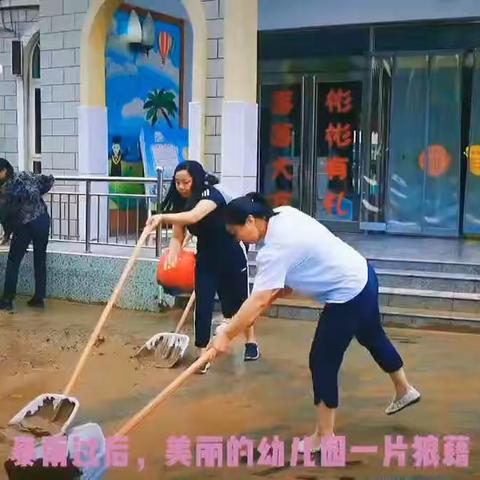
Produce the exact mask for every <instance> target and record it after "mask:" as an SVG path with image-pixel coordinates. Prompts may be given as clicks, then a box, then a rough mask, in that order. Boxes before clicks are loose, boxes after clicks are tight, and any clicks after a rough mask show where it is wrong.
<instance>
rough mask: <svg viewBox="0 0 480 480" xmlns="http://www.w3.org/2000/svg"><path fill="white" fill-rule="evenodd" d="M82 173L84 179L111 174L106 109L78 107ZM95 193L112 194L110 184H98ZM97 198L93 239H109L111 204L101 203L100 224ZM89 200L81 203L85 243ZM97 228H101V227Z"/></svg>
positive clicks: (82, 191) (80, 171)
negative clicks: (87, 203)
mask: <svg viewBox="0 0 480 480" xmlns="http://www.w3.org/2000/svg"><path fill="white" fill-rule="evenodd" d="M78 141H79V145H78V151H79V162H78V174H79V175H83V176H91V175H97V176H107V175H108V121H107V109H106V107H88V106H79V107H78ZM85 186H86V184H85V183H84V182H81V183H80V193H82V194H85ZM91 193H99V194H105V193H108V183H99V182H94V183H92V184H91ZM97 201H98V200H97V198H95V199H94V200H93V202H92V207H91V211H90V212H91V217H90V218H91V222H90V225H91V230H90V238H91V239H98V238H101V239H103V240H105V239H106V238H107V232H108V225H107V218H108V217H107V209H108V201H107V200H106V199H105V198H103V199H102V200H101V203H100V206H101V208H100V222H98V208H97ZM85 215H86V208H85V197H81V200H80V238H81V240H85V227H86V218H85ZM97 225H99V226H100V228H99V229H98V228H97Z"/></svg>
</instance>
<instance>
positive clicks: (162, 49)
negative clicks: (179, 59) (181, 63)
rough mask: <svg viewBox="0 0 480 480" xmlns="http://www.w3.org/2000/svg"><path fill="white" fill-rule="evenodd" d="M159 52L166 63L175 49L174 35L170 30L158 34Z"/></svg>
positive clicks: (163, 62)
mask: <svg viewBox="0 0 480 480" xmlns="http://www.w3.org/2000/svg"><path fill="white" fill-rule="evenodd" d="M158 44H159V53H160V57H161V58H162V64H163V65H165V61H166V60H167V58H168V57H169V56H170V53H171V52H172V49H173V37H172V35H170V34H169V33H168V32H160V35H159V36H158Z"/></svg>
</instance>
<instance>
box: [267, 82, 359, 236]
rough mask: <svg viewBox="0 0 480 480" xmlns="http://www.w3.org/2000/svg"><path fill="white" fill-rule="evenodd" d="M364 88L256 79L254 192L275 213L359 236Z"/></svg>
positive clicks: (355, 84) (354, 83) (349, 85)
mask: <svg viewBox="0 0 480 480" xmlns="http://www.w3.org/2000/svg"><path fill="white" fill-rule="evenodd" d="M362 86H363V83H362V81H361V80H358V77H357V78H355V77H353V78H352V76H345V75H342V76H338V75H337V76H336V77H332V75H328V74H326V75H313V74H298V75H295V74H288V73H272V74H264V75H263V76H262V81H261V86H260V91H259V103H260V140H259V154H260V155H259V157H260V158H259V160H260V161H259V189H260V191H261V192H262V193H263V194H264V195H266V196H267V198H269V200H270V202H271V204H272V205H273V206H280V205H292V206H294V207H296V208H299V209H301V210H302V211H304V212H305V213H307V214H309V215H311V216H314V217H315V218H317V219H318V220H320V221H322V222H323V223H325V224H326V225H327V226H329V227H330V228H332V229H334V230H337V231H338V230H343V231H358V221H359V203H360V195H359V193H358V192H359V188H360V181H359V178H360V150H361V110H362Z"/></svg>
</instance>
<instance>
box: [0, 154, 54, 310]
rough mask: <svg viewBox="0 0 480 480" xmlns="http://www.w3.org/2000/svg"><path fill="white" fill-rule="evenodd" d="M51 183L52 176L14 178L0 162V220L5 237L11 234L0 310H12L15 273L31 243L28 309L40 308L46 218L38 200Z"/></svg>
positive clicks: (1, 160) (7, 165)
mask: <svg viewBox="0 0 480 480" xmlns="http://www.w3.org/2000/svg"><path fill="white" fill-rule="evenodd" d="M53 183H54V178H53V176H52V175H49V176H47V175H40V174H34V173H30V172H20V173H18V174H16V173H15V172H14V170H13V167H12V165H11V164H10V163H9V162H8V161H7V160H5V159H4V158H0V219H1V223H2V225H4V230H6V233H7V234H9V232H11V234H12V239H11V243H10V250H9V253H8V260H7V268H6V272H5V285H4V290H3V297H2V299H1V300H0V310H7V311H12V310H13V300H14V298H15V295H16V292H17V283H18V271H19V269H20V264H21V262H22V259H23V257H24V256H25V253H26V251H27V248H28V246H29V244H30V242H32V243H33V265H34V270H35V294H34V296H33V297H32V298H31V299H30V300H29V301H28V305H29V306H30V307H40V308H41V307H43V306H44V299H45V294H46V283H47V278H46V277H47V269H46V257H47V244H48V235H49V231H50V216H49V214H48V210H47V206H46V205H45V202H44V201H43V198H42V196H43V195H45V194H46V193H47V192H48V191H49V190H50V189H51V188H52V186H53Z"/></svg>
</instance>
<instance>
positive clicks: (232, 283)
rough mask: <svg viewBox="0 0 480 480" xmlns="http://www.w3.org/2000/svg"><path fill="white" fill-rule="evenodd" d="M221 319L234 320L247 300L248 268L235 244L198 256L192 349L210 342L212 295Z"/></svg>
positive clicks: (241, 250) (243, 254) (242, 253)
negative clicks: (220, 250)
mask: <svg viewBox="0 0 480 480" xmlns="http://www.w3.org/2000/svg"><path fill="white" fill-rule="evenodd" d="M216 293H217V294H218V297H219V299H220V303H221V308H222V314H223V316H224V318H231V317H233V316H234V315H235V314H236V313H237V312H238V310H239V309H240V307H241V306H242V304H243V302H244V301H245V300H246V299H247V298H248V268H247V257H246V254H245V251H244V250H243V248H242V247H241V246H240V244H238V243H235V244H233V245H232V246H229V247H227V248H226V249H224V250H223V251H222V252H217V255H216V256H214V255H208V256H207V255H201V253H200V254H199V255H197V263H196V270H195V296H196V306H195V346H196V347H198V348H205V347H206V346H207V345H208V342H209V341H210V332H211V329H212V315H213V308H214V303H215V294H216Z"/></svg>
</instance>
